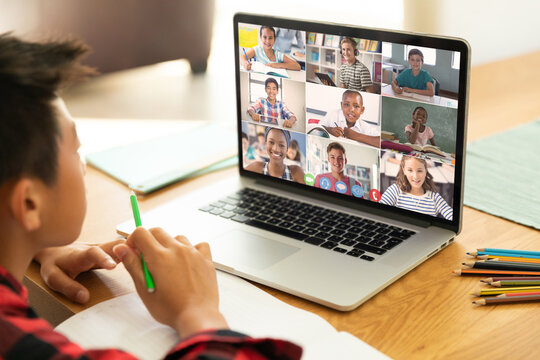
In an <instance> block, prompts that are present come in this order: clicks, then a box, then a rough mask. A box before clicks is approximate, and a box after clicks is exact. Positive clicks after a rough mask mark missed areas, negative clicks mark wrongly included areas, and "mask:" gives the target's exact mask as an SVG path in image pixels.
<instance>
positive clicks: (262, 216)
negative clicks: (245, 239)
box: [255, 215, 270, 221]
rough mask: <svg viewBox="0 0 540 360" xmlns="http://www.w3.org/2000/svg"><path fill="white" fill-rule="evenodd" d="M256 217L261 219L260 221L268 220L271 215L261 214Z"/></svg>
mask: <svg viewBox="0 0 540 360" xmlns="http://www.w3.org/2000/svg"><path fill="white" fill-rule="evenodd" d="M255 219H257V220H260V221H267V220H270V216H268V215H259V216H257V217H256V218H255Z"/></svg>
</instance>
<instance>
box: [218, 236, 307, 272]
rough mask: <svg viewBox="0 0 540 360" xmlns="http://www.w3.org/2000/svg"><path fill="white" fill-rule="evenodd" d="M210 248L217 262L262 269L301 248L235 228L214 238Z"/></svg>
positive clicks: (234, 266)
mask: <svg viewBox="0 0 540 360" xmlns="http://www.w3.org/2000/svg"><path fill="white" fill-rule="evenodd" d="M210 250H211V251H212V257H213V259H214V261H215V262H217V263H220V264H223V265H225V266H230V267H232V268H237V267H238V266H239V265H244V266H249V267H251V268H254V269H259V270H262V269H266V268H267V267H269V266H271V265H273V264H275V263H277V262H278V261H281V260H283V259H285V258H286V257H288V256H290V255H292V254H294V253H295V252H297V251H298V250H300V249H299V248H297V247H294V246H290V245H287V244H283V243H280V242H278V241H273V240H269V239H266V238H264V237H262V236H258V235H255V234H252V233H249V232H247V231H241V230H233V231H230V232H228V233H225V234H223V235H221V236H217V237H216V238H215V239H213V240H212V241H211V243H210Z"/></svg>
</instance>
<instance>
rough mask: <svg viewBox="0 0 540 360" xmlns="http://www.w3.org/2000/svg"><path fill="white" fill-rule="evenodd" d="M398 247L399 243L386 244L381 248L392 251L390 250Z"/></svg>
mask: <svg viewBox="0 0 540 360" xmlns="http://www.w3.org/2000/svg"><path fill="white" fill-rule="evenodd" d="M398 245H399V243H386V244H384V245H383V246H381V248H383V249H385V250H390V249H393V248H395V247H396V246H398Z"/></svg>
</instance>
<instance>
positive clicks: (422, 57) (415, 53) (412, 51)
mask: <svg viewBox="0 0 540 360" xmlns="http://www.w3.org/2000/svg"><path fill="white" fill-rule="evenodd" d="M413 55H420V59H422V63H423V62H424V54H422V52H421V51H420V50H418V49H411V50H409V56H408V57H407V59H410V58H411V56H413Z"/></svg>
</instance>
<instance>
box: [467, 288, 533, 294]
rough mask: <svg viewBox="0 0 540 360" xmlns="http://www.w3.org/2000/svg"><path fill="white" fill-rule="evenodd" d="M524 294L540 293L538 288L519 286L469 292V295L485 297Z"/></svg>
mask: <svg viewBox="0 0 540 360" xmlns="http://www.w3.org/2000/svg"><path fill="white" fill-rule="evenodd" d="M525 292H540V286H520V287H509V288H484V289H478V290H475V291H471V295H475V296H486V295H499V294H508V293H525Z"/></svg>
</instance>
